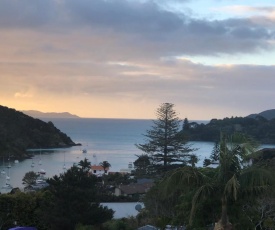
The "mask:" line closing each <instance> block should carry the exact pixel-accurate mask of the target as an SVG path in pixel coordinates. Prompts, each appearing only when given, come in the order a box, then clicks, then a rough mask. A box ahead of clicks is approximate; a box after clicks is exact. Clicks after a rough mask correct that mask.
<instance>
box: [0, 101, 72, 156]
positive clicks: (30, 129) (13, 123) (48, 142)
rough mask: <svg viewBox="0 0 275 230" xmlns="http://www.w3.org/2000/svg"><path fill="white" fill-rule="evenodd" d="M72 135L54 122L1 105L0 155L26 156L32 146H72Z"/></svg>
mask: <svg viewBox="0 0 275 230" xmlns="http://www.w3.org/2000/svg"><path fill="white" fill-rule="evenodd" d="M75 145H77V144H75V143H74V142H73V141H72V140H71V138H70V137H68V136H67V135H66V134H65V133H63V132H61V131H60V130H59V129H57V128H56V127H55V126H54V124H53V123H52V122H48V123H46V122H44V121H41V120H39V119H35V118H33V117H30V116H28V115H26V114H24V113H22V112H19V111H16V110H15V109H11V108H8V107H4V106H0V155H4V156H5V155H7V154H10V155H15V156H17V157H25V156H26V150H27V149H31V148H60V147H71V146H75Z"/></svg>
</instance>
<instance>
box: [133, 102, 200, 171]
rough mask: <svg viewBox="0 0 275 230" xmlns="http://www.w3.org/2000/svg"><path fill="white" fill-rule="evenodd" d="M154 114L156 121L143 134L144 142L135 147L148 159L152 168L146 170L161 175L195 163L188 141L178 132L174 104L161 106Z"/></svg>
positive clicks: (195, 159) (178, 124)
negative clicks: (172, 169)
mask: <svg viewBox="0 0 275 230" xmlns="http://www.w3.org/2000/svg"><path fill="white" fill-rule="evenodd" d="M156 114H157V119H156V120H153V121H152V122H153V125H152V127H151V129H149V130H147V133H146V134H144V136H145V137H146V142H145V143H144V144H137V145H136V146H137V148H139V149H140V150H141V151H143V152H144V153H145V154H147V155H148V156H149V157H150V161H151V164H150V166H152V167H151V168H148V170H151V171H152V172H153V173H163V172H166V171H168V170H170V169H171V168H175V167H179V166H182V165H186V164H188V163H190V162H196V161H197V158H196V156H195V155H194V154H191V152H192V151H193V149H192V148H191V146H190V145H189V144H188V143H187V142H188V139H187V138H186V136H185V135H184V134H183V132H180V119H179V118H178V116H177V113H176V111H175V110H174V104H172V103H163V104H161V105H160V107H159V108H158V109H157V111H156ZM141 157H143V158H144V156H141ZM141 159H142V158H140V160H141ZM136 164H137V162H136Z"/></svg>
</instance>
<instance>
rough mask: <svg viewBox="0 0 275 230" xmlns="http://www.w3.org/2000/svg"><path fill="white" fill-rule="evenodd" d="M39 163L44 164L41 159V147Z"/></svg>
mask: <svg viewBox="0 0 275 230" xmlns="http://www.w3.org/2000/svg"><path fill="white" fill-rule="evenodd" d="M38 164H39V165H42V160H41V149H40V158H39V162H38Z"/></svg>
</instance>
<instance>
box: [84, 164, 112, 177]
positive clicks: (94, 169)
mask: <svg viewBox="0 0 275 230" xmlns="http://www.w3.org/2000/svg"><path fill="white" fill-rule="evenodd" d="M89 172H90V173H91V174H93V175H95V176H97V177H101V176H103V174H105V175H108V173H109V168H105V170H104V168H103V167H102V166H101V165H92V166H91V169H90V171H89Z"/></svg>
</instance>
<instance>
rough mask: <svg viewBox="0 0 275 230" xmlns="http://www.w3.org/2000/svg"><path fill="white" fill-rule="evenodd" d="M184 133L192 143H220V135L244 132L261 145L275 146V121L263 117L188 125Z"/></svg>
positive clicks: (217, 120) (213, 120) (238, 118)
mask: <svg viewBox="0 0 275 230" xmlns="http://www.w3.org/2000/svg"><path fill="white" fill-rule="evenodd" d="M183 132H184V133H185V134H186V135H188V137H189V140H190V141H218V140H219V138H220V133H221V132H223V133H227V134H232V133H234V132H242V133H244V134H247V135H249V136H251V137H253V138H254V139H255V140H256V141H258V142H259V143H261V144H275V119H271V120H268V119H266V118H264V117H262V116H256V117H255V118H251V117H231V118H224V119H212V120H211V121H210V122H209V123H208V124H198V123H196V122H190V123H188V124H187V123H186V121H185V124H184V126H183Z"/></svg>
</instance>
